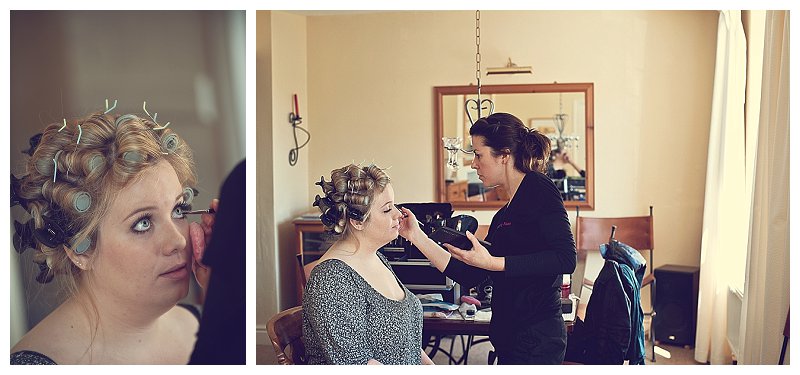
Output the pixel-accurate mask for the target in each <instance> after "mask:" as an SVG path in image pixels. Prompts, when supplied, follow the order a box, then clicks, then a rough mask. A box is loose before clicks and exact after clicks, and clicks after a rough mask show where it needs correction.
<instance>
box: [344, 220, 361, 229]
mask: <svg viewBox="0 0 800 375" xmlns="http://www.w3.org/2000/svg"><path fill="white" fill-rule="evenodd" d="M347 220H350V226H352V227H353V229H355V230H364V222H363V221H358V220H356V219H347Z"/></svg>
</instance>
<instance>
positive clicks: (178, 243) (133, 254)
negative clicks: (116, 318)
mask: <svg viewBox="0 0 800 375" xmlns="http://www.w3.org/2000/svg"><path fill="white" fill-rule="evenodd" d="M182 193H183V186H181V183H180V182H179V181H178V176H177V174H176V173H175V170H174V169H173V168H172V165H170V164H169V162H167V161H164V160H162V161H160V162H158V163H157V164H155V165H154V166H153V167H150V168H149V169H147V170H145V171H144V172H143V173H142V175H141V176H140V177H139V178H138V179H136V180H134V181H133V182H131V183H130V184H129V185H128V186H127V187H125V188H124V189H122V190H120V191H118V192H116V197H115V198H114V200H113V201H112V203H111V206H110V208H109V210H108V212H107V214H106V216H105V217H104V218H103V219H102V220H101V222H100V226H99V230H98V232H97V233H98V235H97V248H96V251H95V254H94V259H93V260H92V269H91V272H89V275H88V277H89V278H90V279H91V281H92V286H93V287H94V288H96V289H98V290H102V291H103V292H105V293H104V295H106V296H110V298H112V299H116V300H118V301H119V302H122V303H126V304H130V303H134V304H137V305H144V306H147V305H151V306H152V307H157V308H164V307H168V306H171V305H174V304H175V303H176V302H178V301H179V300H180V299H181V298H183V297H185V296H186V294H187V293H188V290H189V274H190V270H191V268H190V267H191V261H192V259H191V255H190V254H191V245H190V243H191V241H188V238H189V222H188V221H187V220H186V217H185V216H184V215H183V213H182V212H183V211H184V210H185V208H186V207H185V206H186V205H185V204H184V202H183V199H184V198H183V194H182Z"/></svg>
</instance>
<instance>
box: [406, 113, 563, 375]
mask: <svg viewBox="0 0 800 375" xmlns="http://www.w3.org/2000/svg"><path fill="white" fill-rule="evenodd" d="M470 135H471V136H472V144H473V145H474V149H475V159H474V160H473V162H472V168H473V169H475V170H477V171H478V176H479V177H480V179H481V181H483V183H484V185H486V186H499V187H502V188H503V189H505V190H506V191H507V192H508V193H509V194H510V196H511V199H510V201H509V203H508V204H506V205H505V206H504V207H503V208H501V209H500V210H499V211H498V212H497V214H495V216H494V218H493V219H492V224H491V227H490V228H489V234H488V235H487V237H486V240H487V241H488V242H490V243H491V244H492V246H491V249H488V250H487V249H486V248H485V247H484V246H482V245H481V244H479V243H478V241H477V239H476V238H475V236H474V235H473V234H472V233H469V232H467V236H468V237H469V239H470V240H471V241H472V245H473V249H472V250H462V249H458V248H455V247H453V246H450V245H446V246H447V248H448V250H450V252H447V251H445V250H443V249H442V248H441V247H439V246H438V245H436V243H435V242H433V240H431V239H429V238H428V237H427V236H426V235H425V234H424V233H423V232H422V230H421V229H419V226H418V225H417V220H416V218H415V217H414V214H413V213H412V212H411V211H410V210H407V209H403V211H404V214H405V215H406V216H407V217H406V219H404V220H403V224H402V227H401V230H400V234H401V235H402V236H403V237H405V238H406V239H408V240H410V241H411V242H412V243H413V244H414V245H415V246H417V247H418V248H419V249H420V250H421V251H422V253H423V254H425V256H426V257H428V259H430V261H431V263H432V264H433V265H434V266H435V267H436V268H437V269H439V270H440V271H441V272H443V273H444V274H445V275H447V276H449V277H450V278H452V279H454V280H456V281H457V282H458V283H460V284H461V285H462V286H464V287H466V288H470V287H473V286H476V285H478V284H479V283H480V282H482V281H484V280H485V279H486V278H487V277H490V278H491V280H492V282H493V286H494V289H493V291H492V322H491V326H490V339H491V341H492V344H493V345H494V348H495V351H496V353H497V356H498V360H499V363H500V364H560V363H561V362H562V361H563V359H564V352H565V350H566V346H567V333H566V328H565V325H564V321H563V318H562V316H561V302H560V291H559V286H560V284H561V275H562V274H569V273H572V272H573V271H574V270H575V263H576V252H575V242H574V240H573V237H572V231H571V229H570V223H569V219H568V218H567V213H566V210H565V209H564V203H563V201H562V200H561V194H560V193H559V191H558V190H557V189H556V187H555V185H554V184H553V182H552V181H551V180H550V179H549V178H548V177H547V176H546V175H544V174H543V172H544V171H545V168H546V163H547V157H548V156H549V154H550V140H549V139H548V138H547V137H546V136H544V135H542V134H541V133H539V132H538V131H535V130H529V129H528V128H526V127H525V126H524V125H523V124H522V122H521V121H520V120H519V119H518V118H516V117H515V116H513V115H510V114H507V113H495V114H493V115H490V116H488V117H485V118H481V119H479V120H478V121H476V122H475V125H473V126H472V128H471V129H470Z"/></svg>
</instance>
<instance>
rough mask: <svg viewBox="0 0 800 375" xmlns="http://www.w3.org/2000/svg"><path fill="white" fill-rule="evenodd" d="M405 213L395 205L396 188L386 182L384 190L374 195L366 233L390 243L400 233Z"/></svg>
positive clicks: (369, 236)
mask: <svg viewBox="0 0 800 375" xmlns="http://www.w3.org/2000/svg"><path fill="white" fill-rule="evenodd" d="M402 217H403V214H402V213H401V212H400V210H398V209H397V207H395V205H394V189H393V188H392V184H386V188H385V189H383V191H382V192H380V193H378V194H376V195H375V196H374V197H372V203H371V204H370V206H369V217H368V218H367V221H366V222H365V223H364V235H365V236H366V237H368V238H370V239H375V240H376V241H380V242H381V243H388V242H389V241H391V240H393V239H395V238H397V236H398V235H399V232H398V230H399V228H400V219H401V218H402Z"/></svg>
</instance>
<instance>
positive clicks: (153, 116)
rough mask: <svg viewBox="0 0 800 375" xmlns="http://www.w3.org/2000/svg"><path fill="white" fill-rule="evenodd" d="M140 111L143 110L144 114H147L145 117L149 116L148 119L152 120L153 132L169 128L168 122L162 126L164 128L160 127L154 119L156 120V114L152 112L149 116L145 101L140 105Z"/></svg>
mask: <svg viewBox="0 0 800 375" xmlns="http://www.w3.org/2000/svg"><path fill="white" fill-rule="evenodd" d="M142 109H143V110H144V113H147V115H148V116H150V119H151V120H153V123H155V124H156V126H155V127H153V130H163V129H166V128H167V126H169V124H170V123H169V121H167V123H166V124H164V126H161V125H160V124H159V123H158V121H156V119H157V118H158V112H154V113H153V114H152V115H151V114H150V112H147V101H145V102H144V103H142Z"/></svg>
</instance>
